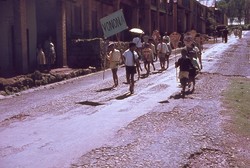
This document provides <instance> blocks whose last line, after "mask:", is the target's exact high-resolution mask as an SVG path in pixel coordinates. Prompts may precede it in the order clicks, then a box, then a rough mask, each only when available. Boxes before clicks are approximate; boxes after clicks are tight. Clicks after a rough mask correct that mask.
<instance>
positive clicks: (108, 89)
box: [96, 86, 114, 92]
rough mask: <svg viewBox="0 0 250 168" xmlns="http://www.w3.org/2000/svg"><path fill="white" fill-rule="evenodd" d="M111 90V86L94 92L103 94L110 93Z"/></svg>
mask: <svg viewBox="0 0 250 168" xmlns="http://www.w3.org/2000/svg"><path fill="white" fill-rule="evenodd" d="M111 90H114V87H113V86H111V87H107V88H103V89H100V90H97V91H96V92H105V91H111Z"/></svg>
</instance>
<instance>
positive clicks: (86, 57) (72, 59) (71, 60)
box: [68, 38, 103, 69]
mask: <svg viewBox="0 0 250 168" xmlns="http://www.w3.org/2000/svg"><path fill="white" fill-rule="evenodd" d="M101 44H102V39H99V38H96V39H77V40H72V41H71V42H70V44H69V45H68V46H69V49H68V51H69V53H68V66H69V67H72V68H87V67H89V66H92V67H96V68H97V69H100V68H101V67H102V62H103V61H102V58H101V50H102V49H101V48H102V46H101Z"/></svg>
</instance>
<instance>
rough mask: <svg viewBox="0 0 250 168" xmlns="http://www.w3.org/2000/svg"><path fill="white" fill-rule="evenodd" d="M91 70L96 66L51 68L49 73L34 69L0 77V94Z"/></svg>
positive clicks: (88, 72) (93, 70)
mask: <svg viewBox="0 0 250 168" xmlns="http://www.w3.org/2000/svg"><path fill="white" fill-rule="evenodd" d="M93 72H96V68H93V67H89V68H87V69H71V68H60V69H53V70H51V71H50V72H49V73H42V72H40V71H35V72H34V73H31V74H27V75H20V76H15V77H13V78H0V95H3V96H6V95H11V94H14V93H18V92H20V91H23V90H27V89H29V88H34V87H38V86H42V85H47V84H51V83H55V82H60V81H63V80H66V79H70V78H74V77H77V76H82V75H86V74H90V73H93Z"/></svg>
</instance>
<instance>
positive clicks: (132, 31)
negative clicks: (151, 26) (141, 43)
mask: <svg viewBox="0 0 250 168" xmlns="http://www.w3.org/2000/svg"><path fill="white" fill-rule="evenodd" d="M129 31H130V32H131V33H137V34H144V31H143V30H142V29H139V28H132V29H130V30H129Z"/></svg>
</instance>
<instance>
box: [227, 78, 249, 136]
mask: <svg viewBox="0 0 250 168" xmlns="http://www.w3.org/2000/svg"><path fill="white" fill-rule="evenodd" d="M223 95H224V97H225V98H224V100H225V103H226V107H227V108H229V109H232V111H233V113H232V119H233V121H234V123H235V126H234V129H236V131H237V132H238V133H241V134H244V135H247V136H250V79H247V78H234V79H232V81H231V84H230V86H229V88H228V89H227V90H226V92H224V94H223Z"/></svg>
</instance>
